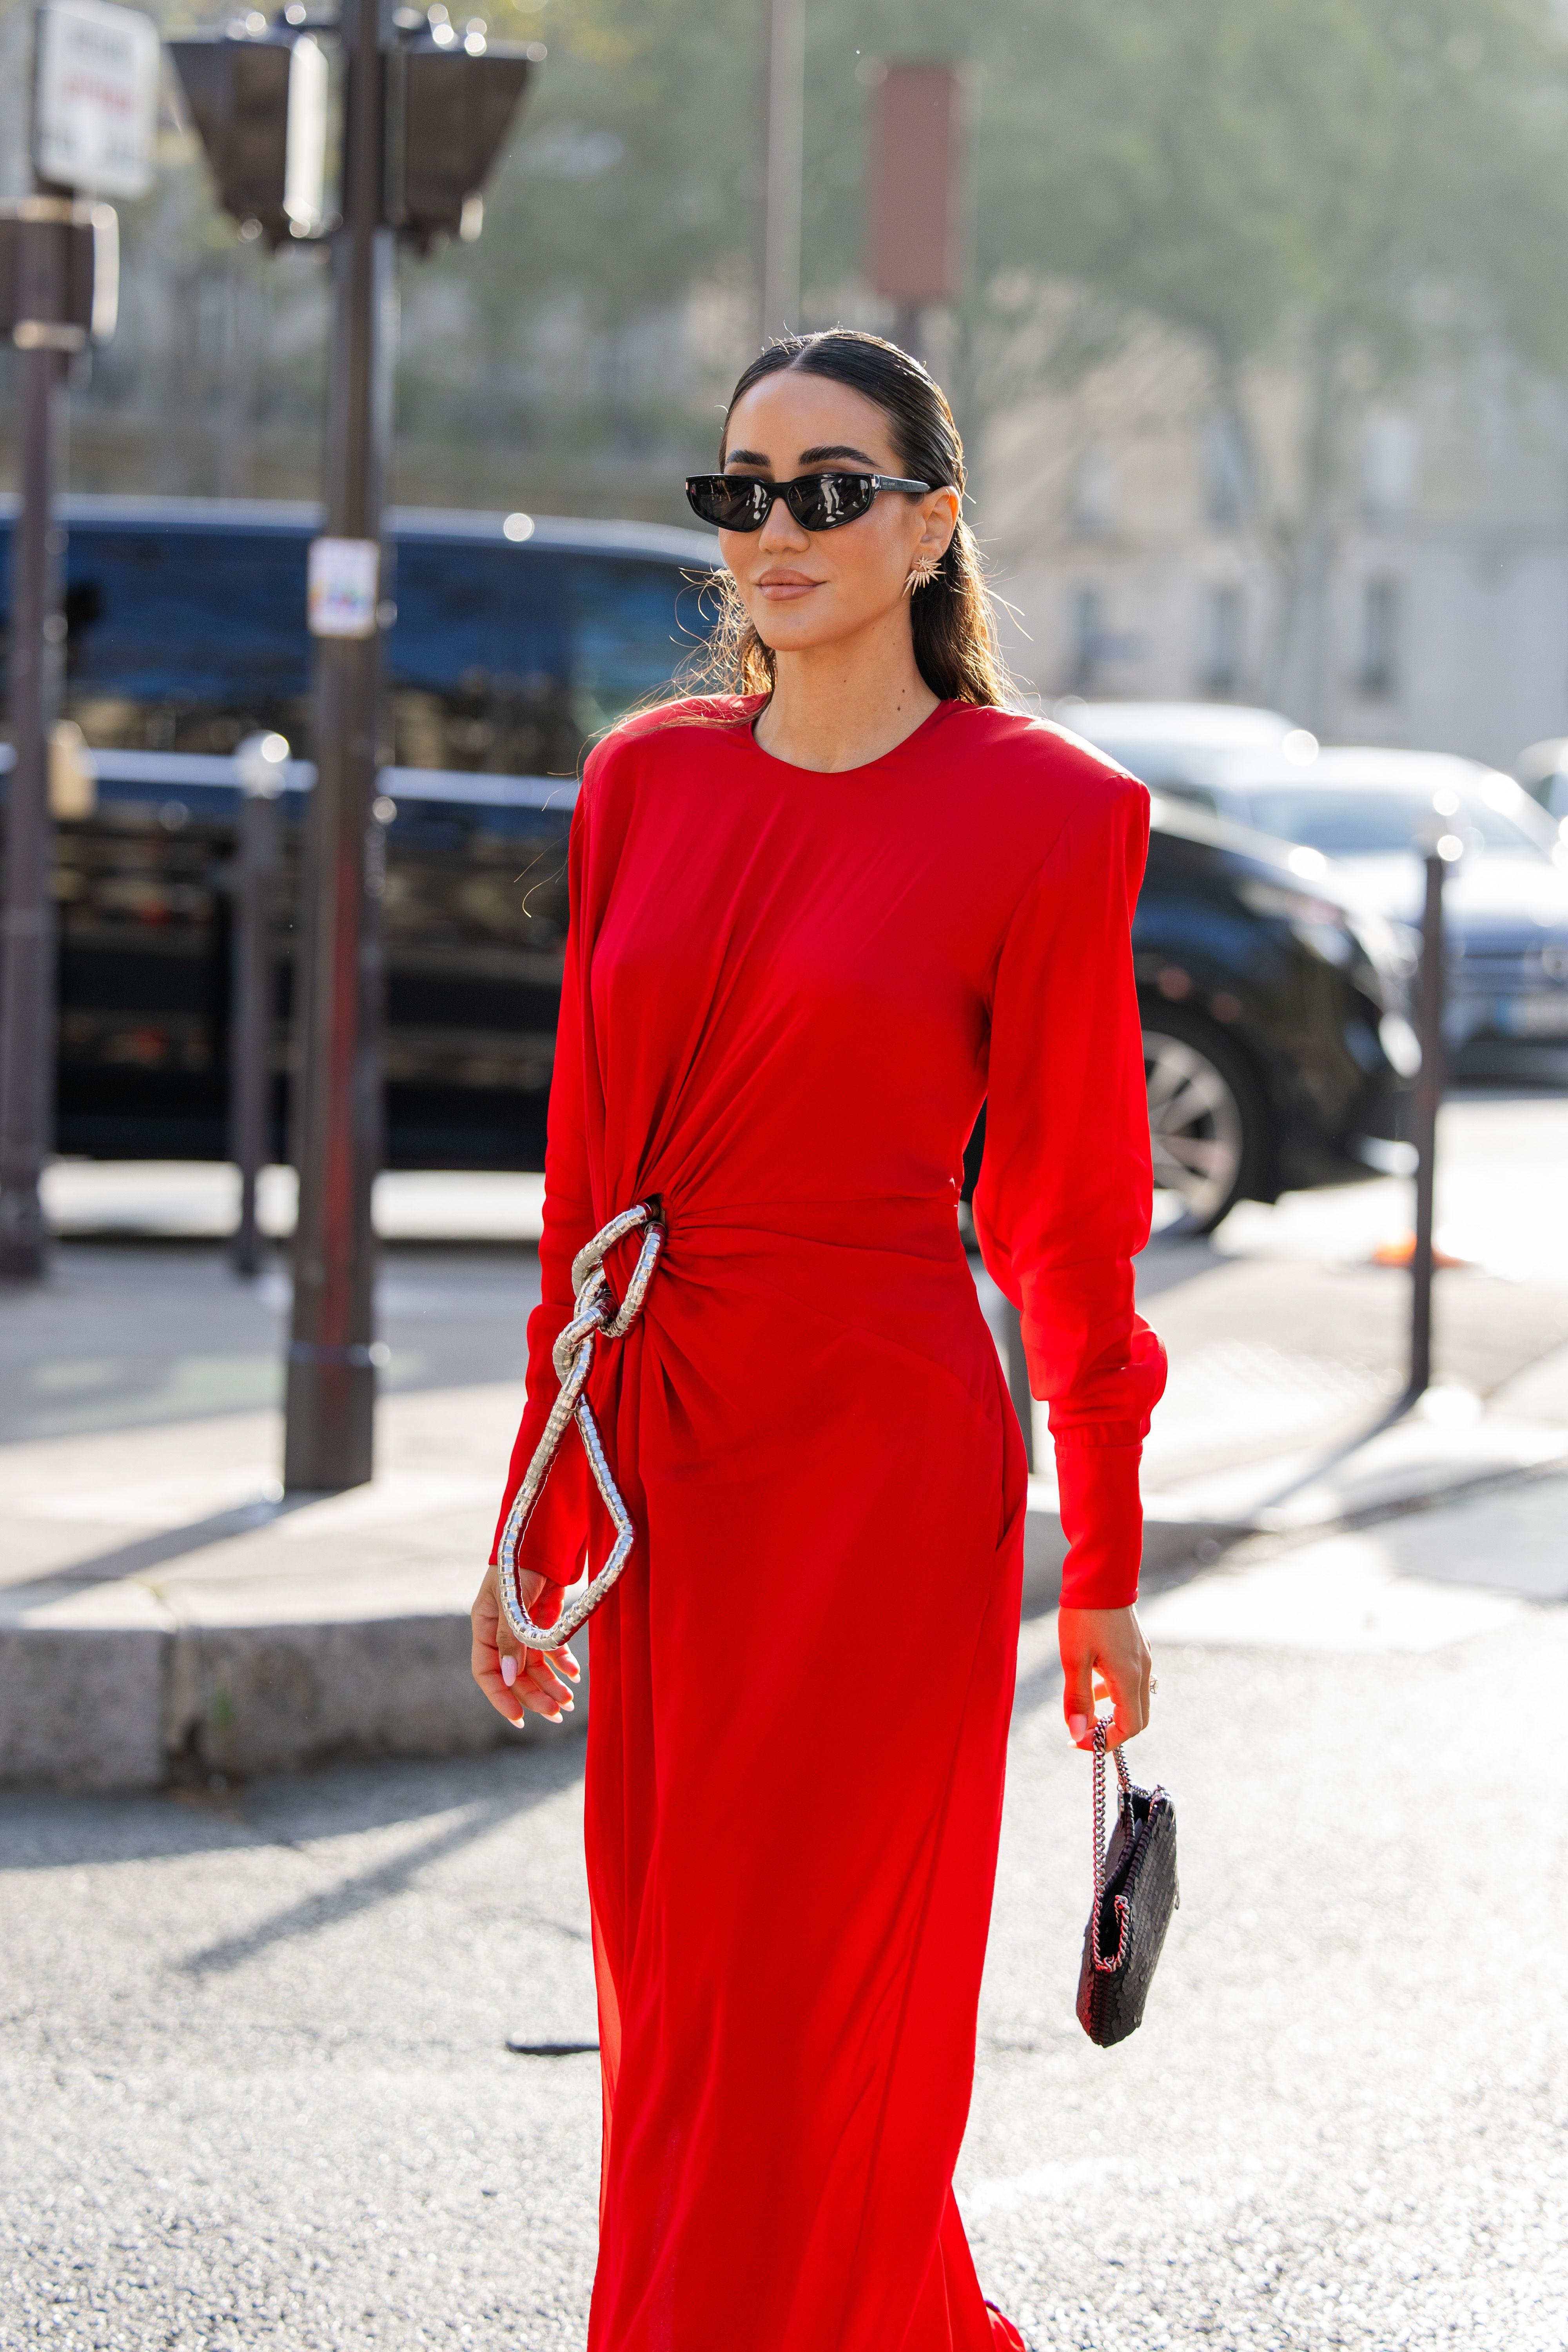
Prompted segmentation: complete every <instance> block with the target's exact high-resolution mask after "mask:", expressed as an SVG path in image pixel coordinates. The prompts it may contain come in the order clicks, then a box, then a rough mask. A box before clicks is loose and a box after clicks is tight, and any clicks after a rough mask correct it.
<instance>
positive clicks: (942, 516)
mask: <svg viewBox="0 0 1568 2352" xmlns="http://www.w3.org/2000/svg"><path fill="white" fill-rule="evenodd" d="M962 504H963V501H962V500H961V499H960V497H959V494H958V492H957V491H956V490H955V489H953V488H951V487H949V488H944V489H940V490H932V491H931V494H930V496H929V497H927V498H924V499H921V520H922V521H923V523H924V526H925V528H924V529H923V530H922V531H921V535H920V538H919V540H918V541H917V542H916V552H917V554H920V555H929V556H930V557H931V560H932V562H937V563H940V562H941V561H942V557H943V556H944V555H945V554H946V553H947V551H948V549H949V548H950V547H951V546H952V535H953V532H954V531H955V530H957V529H958V518H959V514H960V511H961V509H962Z"/></svg>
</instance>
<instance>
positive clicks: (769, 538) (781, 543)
mask: <svg viewBox="0 0 1568 2352" xmlns="http://www.w3.org/2000/svg"><path fill="white" fill-rule="evenodd" d="M757 543H758V545H759V546H760V547H763V548H764V549H765V550H766V551H767V552H768V553H769V554H770V555H779V554H783V553H784V551H785V550H786V549H788V550H789V551H791V552H792V553H793V554H796V555H798V554H799V553H800V552H801V551H802V550H803V549H804V548H807V547H809V546H810V545H811V533H810V532H809V531H808V530H802V529H801V527H800V525H799V523H797V522H796V520H795V517H794V515H792V514H791V512H790V510H789V509H788V507H786V506H785V504H784V500H783V499H774V500H773V504H772V506H771V507H770V508H769V509H768V519H767V520H766V522H765V523H763V528H762V533H761V536H760V538H759V540H758V542H757Z"/></svg>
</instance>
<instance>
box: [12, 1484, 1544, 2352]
mask: <svg viewBox="0 0 1568 2352" xmlns="http://www.w3.org/2000/svg"><path fill="white" fill-rule="evenodd" d="M1563 1502H1564V1492H1563V1486H1562V1484H1561V1483H1560V1482H1551V1481H1543V1482H1541V1483H1540V1484H1539V1485H1538V1486H1536V1487H1534V1488H1533V1489H1531V1500H1530V1502H1529V1505H1528V1509H1529V1512H1530V1514H1531V1516H1532V1517H1533V1518H1534V1519H1535V1520H1536V1521H1537V1522H1538V1523H1539V1524H1540V1525H1541V1526H1542V1527H1548V1528H1550V1527H1553V1526H1555V1527H1561V1525H1562V1523H1563ZM1520 1509H1521V1505H1520V1502H1519V1498H1518V1495H1517V1493H1516V1495H1515V1496H1514V1497H1513V1499H1512V1501H1511V1502H1510V1504H1509V1505H1508V1506H1507V1511H1508V1512H1510V1513H1511V1517H1509V1516H1506V1515H1505V1512H1504V1506H1503V1499H1502V1498H1501V1497H1500V1498H1499V1512H1498V1517H1497V1521H1496V1526H1495V1528H1491V1532H1490V1537H1489V1525H1490V1523H1489V1518H1488V1515H1487V1511H1486V1509H1485V1508H1484V1507H1482V1506H1479V1505H1477V1504H1475V1503H1472V1504H1470V1505H1469V1506H1468V1519H1469V1523H1470V1525H1471V1526H1472V1528H1473V1530H1474V1538H1475V1546H1476V1556H1477V1560H1478V1570H1477V1576H1478V1581H1480V1580H1483V1579H1484V1577H1485V1576H1486V1574H1487V1572H1488V1563H1489V1561H1491V1562H1497V1561H1500V1560H1501V1559H1502V1553H1501V1550H1500V1546H1501V1544H1502V1542H1503V1539H1504V1537H1505V1535H1506V1533H1507V1531H1508V1530H1510V1529H1511V1528H1516V1527H1517V1525H1518V1522H1519V1512H1520ZM1433 1516H1434V1518H1436V1516H1437V1515H1433ZM1254 1567H1255V1569H1256V1563H1255V1564H1254ZM1225 1574H1226V1571H1225V1570H1218V1571H1215V1577H1216V1578H1223V1577H1224V1575H1225ZM1410 1591H1411V1592H1412V1595H1413V1601H1412V1607H1413V1610H1414V1609H1415V1596H1417V1595H1418V1593H1419V1591H1420V1588H1418V1587H1416V1586H1415V1585H1412V1586H1411V1587H1410ZM1517 1606H1518V1608H1519V1612H1520V1613H1519V1614H1518V1615H1517V1616H1516V1617H1514V1618H1513V1619H1511V1620H1510V1622H1505V1623H1503V1624H1502V1625H1501V1626H1500V1627H1499V1628H1497V1629H1495V1630H1491V1631H1488V1632H1483V1633H1476V1634H1475V1635H1473V1636H1472V1637H1471V1638H1468V1639H1466V1640H1460V1641H1454V1642H1449V1643H1446V1644H1443V1645H1441V1646H1436V1647H1432V1646H1426V1647H1422V1646H1419V1643H1420V1641H1421V1640H1422V1638H1424V1637H1422V1636H1420V1634H1419V1633H1418V1631H1417V1632H1416V1633H1413V1635H1412V1643H1413V1645H1412V1646H1405V1645H1404V1644H1403V1643H1402V1639H1401V1635H1400V1632H1399V1627H1398V1623H1397V1612H1395V1619H1394V1621H1393V1622H1392V1630H1389V1628H1390V1625H1391V1620H1390V1617H1389V1612H1388V1611H1387V1609H1386V1608H1385V1609H1384V1612H1383V1614H1382V1616H1381V1617H1380V1620H1379V1622H1380V1623H1381V1624H1382V1625H1383V1626H1384V1629H1385V1632H1384V1635H1383V1636H1380V1638H1381V1639H1383V1640H1384V1647H1383V1648H1381V1649H1373V1650H1371V1651H1369V1650H1368V1649H1367V1648H1366V1647H1365V1646H1364V1643H1363V1644H1362V1645H1361V1646H1357V1647H1355V1648H1353V1649H1352V1648H1346V1649H1344V1650H1341V1649H1338V1648H1336V1647H1335V1646H1334V1644H1333V1642H1332V1639H1331V1637H1330V1638H1329V1639H1328V1640H1325V1639H1324V1636H1323V1633H1322V1631H1321V1627H1318V1628H1317V1629H1315V1630H1313V1631H1311V1632H1310V1635H1304V1636H1303V1637H1302V1639H1301V1640H1300V1641H1294V1640H1293V1639H1292V1638H1291V1636H1290V1633H1289V1627H1288V1626H1287V1627H1286V1628H1285V1631H1284V1634H1283V1636H1282V1638H1281V1639H1280V1640H1279V1641H1278V1642H1277V1643H1273V1644H1271V1645H1269V1646H1258V1647H1254V1648H1239V1647H1226V1648H1216V1647H1203V1646H1196V1645H1191V1644H1187V1643H1181V1642H1179V1641H1178V1642H1173V1643H1168V1644H1167V1645H1166V1646H1165V1647H1164V1648H1163V1651H1162V1654H1161V1657H1160V1674H1161V1683H1162V1692H1161V1696H1160V1698H1159V1700H1158V1701H1157V1703H1156V1704H1157V1707H1158V1710H1159V1712H1158V1720H1157V1724H1156V1727H1155V1729H1154V1730H1153V1732H1152V1734H1151V1735H1150V1736H1149V1738H1147V1739H1146V1740H1145V1741H1144V1742H1142V1750H1143V1753H1142V1756H1141V1757H1140V1759H1139V1761H1140V1769H1141V1770H1142V1771H1143V1772H1144V1773H1145V1774H1153V1773H1157V1774H1158V1775H1159V1776H1160V1777H1161V1778H1163V1779H1164V1780H1166V1781H1167V1782H1168V1783H1169V1785H1170V1786H1171V1788H1172V1789H1173V1791H1174V1793H1175V1796H1176V1800H1177V1805H1178V1810H1179V1813H1180V1819H1181V1833H1182V1850H1183V1873H1182V1876H1183V1889H1184V1907H1183V1909H1182V1911H1181V1912H1180V1914H1179V1915H1178V1916H1177V1919H1176V1921H1175V1924H1174V1926H1173V1931H1172V1936H1171V1940H1170V1944H1169V1946H1168V1948H1167V1954H1166V1958H1165V1960H1164V1963H1163V1967H1162V1969H1161V1973H1160V1976H1159V1979H1158V1980H1157V1982H1156V1986H1155V1990H1154V1995H1153V2000H1152V2006H1151V2012H1150V2015H1149V2018H1148V2021H1147V2022H1146V2024H1145V2026H1144V2029H1143V2031H1142V2032H1141V2033H1140V2034H1138V2035H1137V2036H1135V2037H1134V2039H1133V2040H1132V2041H1131V2042H1129V2043H1127V2044H1126V2045H1124V2046H1123V2047H1122V2048H1121V2049H1119V2050H1116V2051H1112V2052H1100V2051H1097V2050H1094V2049H1092V2048H1091V2047H1090V2046H1089V2043H1088V2042H1086V2041H1085V2040H1084V2038H1083V2036H1082V2034H1081V2033H1080V2032H1079V2028H1078V2026H1077V2024H1076V2022H1075V2021H1074V2018H1073V2013H1072V1993H1073V1987H1074V1982H1075V1979H1076V1972H1077V1951H1078V1944H1079V1937H1080V1935H1081V1931H1082V1921H1083V1916H1084V1912H1085V1909H1086V1907H1087V1901H1088V1885H1089V1789H1088V1769H1087V1764H1086V1762H1085V1759H1082V1758H1080V1757H1079V1756H1077V1755H1076V1754H1074V1753H1073V1752H1072V1751H1071V1750H1069V1749H1068V1747H1067V1745H1066V1740H1065V1737H1064V1735H1063V1734H1062V1732H1061V1729H1060V1723H1059V1716H1058V1696H1057V1690H1056V1686H1055V1680H1054V1676H1053V1674H1052V1672H1051V1668H1050V1663H1049V1660H1050V1647H1051V1642H1052V1638H1053V1632H1054V1628H1053V1623H1052V1621H1051V1620H1050V1619H1049V1618H1043V1619H1038V1620H1036V1621H1034V1622H1030V1623H1028V1624H1026V1627H1025V1629H1024V1635H1025V1638H1024V1656H1023V1661H1022V1675H1021V1684H1020V1708H1019V1714H1018V1719H1017V1725H1016V1739H1015V1752H1014V1758H1013V1768H1012V1779H1011V1784H1010V1796H1009V1807H1008V1818H1007V1828H1006V1837H1005V1853H1004V1860H1003V1872H1002V1884H1001V1890H1000V1895H999V1901H998V1908H997V1916H996V1925H995V1932H994V1939H993V1951H992V1960H991V1966H990V1970H989V1975H988V1979H987V1984H986V1989H985V1995H984V2008H983V2013H982V2019H981V2045H980V2060H979V2069H978V2076H977V2082H976V2092H975V2101H974V2111H973V2124H972V2127H971V2131H970V2136H969V2140H968V2143H967V2146H966V2148H965V2152H964V2157H963V2166H962V2168H961V2173H960V2183H959V2185H960V2192H961V2196H962V2198H963V2203H964V2207H965V2210H966V2212H967V2214H968V2216H969V2219H970V2222H971V2227H972V2232H973V2240H974V2245H975V2252H976V2258H977V2260H978V2263H979V2265H980V2270H981V2275H982V2278H983V2279H984V2283H985V2286H986V2291H987V2293H988V2294H992V2295H993V2296H994V2297H995V2299H996V2300H997V2301H998V2302H1000V2303H1001V2304H1003V2305H1005V2307H1007V2308H1009V2309H1010V2310H1011V2311H1012V2312H1013V2313H1014V2314H1015V2315H1016V2317H1017V2318H1018V2320H1019V2321H1020V2323H1021V2324H1022V2326H1024V2327H1025V2329H1026V2332H1027V2333H1028V2335H1029V2336H1030V2338H1031V2340H1032V2341H1033V2342H1034V2343H1035V2344H1036V2345H1037V2347H1040V2352H1047V2347H1050V2352H1056V2347H1079V2346H1081V2347H1094V2352H1120V2347H1139V2352H1143V2347H1151V2352H1152V2347H1166V2346H1169V2347H1185V2346H1195V2345H1200V2344H1201V2345H1205V2346H1210V2345H1218V2346H1226V2345H1238V2346H1241V2345H1245V2346H1247V2347H1274V2346H1278V2347H1319V2346H1330V2345H1335V2346H1339V2345H1344V2346H1355V2347H1369V2352H1386V2347H1396V2346H1404V2345H1452V2346H1456V2347H1457V2346H1459V2345H1463V2346H1465V2347H1477V2348H1478V2352H1491V2347H1499V2352H1543V2347H1552V2346H1560V2345H1564V2344H1568V2221H1565V2219H1564V2214H1565V2210H1568V2199H1565V2195H1564V2191H1565V2189H1568V2178H1565V2176H1568V2137H1565V2133H1568V1970H1564V1969H1563V1964H1562V1957H1561V1956H1562V1952H1563V1948H1564V1945H1565V1943H1568V1894H1565V1892H1564V1888H1565V1884H1568V1873H1565V1872H1564V1869H1563V1861H1564V1858H1565V1857H1564V1853H1563V1848H1564V1843H1565V1833H1564V1830H1563V1815H1562V1801H1561V1800H1562V1790H1563V1779H1564V1766H1565V1763H1568V1710H1565V1709H1564V1708H1563V1704H1562V1698H1561V1692H1562V1687H1563V1675H1564V1668H1565V1666H1568V1612H1563V1611H1562V1610H1560V1609H1551V1608H1531V1607H1526V1606H1525V1605H1524V1604H1517ZM1416 1613H1417V1614H1418V1612H1416ZM1412 1623H1413V1625H1414V1624H1415V1617H1414V1616H1413V1618H1412ZM823 1736H824V1737H828V1736H831V1735H830V1729H829V1727H827V1725H826V1723H825V1726H824V1731H823ZM579 1762H580V1751H578V1750H577V1749H576V1748H573V1747H569V1746H566V1745H562V1744H555V1745H546V1744H540V1745H538V1746H532V1745H529V1746H524V1747H520V1748H519V1749H518V1750H516V1751H515V1752H511V1753H506V1754H501V1755H498V1756H496V1757H494V1758H490V1759H481V1760H479V1761H477V1762H472V1763H461V1764H447V1765H420V1766H404V1767H389V1768H384V1769H366V1770H356V1771H342V1772H335V1773H331V1774H323V1775H321V1776H319V1777H315V1778H310V1779H302V1780H293V1781H274V1782H270V1783H266V1784H258V1785H255V1786H252V1787H249V1788H246V1789H243V1790H232V1791H225V1792H216V1793H215V1794H213V1795H212V1796H211V1797H210V1798H207V1799H204V1800H202V1801H191V1800H189V1799H183V1800H177V1799H174V1798H167V1799H163V1798H161V1799H146V1800H127V1801H114V1802H110V1801H93V1800H70V1799H64V1798H56V1797H41V1796H40V1797H20V1796H18V1797H10V1798H6V1799H4V1800H0V1860H3V1862H4V1873H3V1875H0V1934H3V1937H4V1946H5V1965H4V1977H3V1980H0V1981H3V1987H4V1990H3V1992H0V2003H3V2013H4V2018H5V2029H6V2030H5V2033H4V2036H3V2037H0V2065H3V2068H4V2073H3V2075H0V2112H3V2113H4V2115H5V2130H4V2133H3V2135H0V2344H3V2345H5V2347H20V2346H24V2345H26V2346H34V2345H42V2344H48V2345H50V2346H53V2347H60V2352H76V2347H95V2352H96V2347H136V2352H142V2347H179V2352H187V2347H188V2348H189V2352H198V2347H215V2352H216V2347H225V2352H228V2347H235V2352H238V2347H247V2352H248V2347H257V2346H266V2347H302V2348H303V2347H311V2352H314V2347H329V2346H331V2347H336V2346H345V2347H360V2346H364V2347H380V2346H394V2345H395V2346H397V2347H412V2346H418V2345H436V2346H442V2347H447V2346H472V2347H475V2352H488V2347H500V2346H502V2345H505V2346H509V2347H513V2346H516V2347H524V2352H557V2347H580V2346H581V2344H582V2342H583V2336H584V2321H585V2313H586V2304H587V2294H588V2285H589V2280H590V2275H591V2269H592V2262H593V2250H594V2231H595V2184H596V2161H597V2137H598V2099H597V2078H596V2071H595V2062H594V2060H593V2059H592V2057H582V2056H577V2057H566V2058H557V2059H543V2058H514V2057H510V2056H508V2055H507V2054H506V2053H505V2051H504V2048H503V2043H504V2040H505V2036H506V2033H507V2032H508V2031H509V2030H510V2029H513V2028H520V2027H526V2029H527V2030H528V2032H530V2034H531V2036H532V2037H533V2038H536V2039H538V2040H540V2041H549V2040H574V2039H580V2038H582V2037H584V2035H585V2034H590V2035H591V2033H592V2031H593V2025H592V2016H593V2011H592V1992H591V1970H590V1961H589V1951H588V1942H587V1927H586V1916H585V1903H584V1890H583V1882H582V1867H581V1861H580V1856H579V1851H578V1840H579V1833H580V1817H581V1783H580V1780H578V1778H577V1777H576V1776H577V1772H578V1769H579ZM679 2352H709V2347H696V2346H693V2347H679ZM823 2352H828V2347H824V2348H823Z"/></svg>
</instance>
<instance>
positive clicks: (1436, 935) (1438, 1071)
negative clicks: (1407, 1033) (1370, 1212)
mask: <svg viewBox="0 0 1568 2352" xmlns="http://www.w3.org/2000/svg"><path fill="white" fill-rule="evenodd" d="M1444 871H1445V861H1444V860H1443V858H1442V857H1441V856H1439V855H1438V853H1437V851H1436V849H1431V850H1428V852H1427V854H1426V912H1425V914H1424V916H1423V919H1422V924H1421V1003H1420V1008H1419V1009H1420V1020H1421V1076H1420V1077H1419V1078H1418V1079H1417V1081H1416V1085H1415V1150H1416V1155H1417V1157H1416V1166H1415V1253H1414V1255H1412V1257H1411V1261H1410V1277H1411V1292H1410V1386H1409V1395H1410V1398H1411V1400H1412V1402H1414V1400H1415V1398H1416V1397H1418V1396H1422V1395H1424V1394H1425V1393H1426V1390H1427V1389H1429V1388H1430V1387H1431V1385H1432V1217H1433V1206H1434V1202H1435V1197H1436V1163H1437V1113H1438V1110H1439V1108H1441V1105H1442V1100H1443V996H1444V987H1443V980H1444V974H1443V876H1444Z"/></svg>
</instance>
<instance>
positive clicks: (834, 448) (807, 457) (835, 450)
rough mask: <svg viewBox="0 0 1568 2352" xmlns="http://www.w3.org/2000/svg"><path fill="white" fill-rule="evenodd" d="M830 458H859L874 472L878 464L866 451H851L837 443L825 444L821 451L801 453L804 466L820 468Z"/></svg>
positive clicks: (804, 451) (813, 450)
mask: <svg viewBox="0 0 1568 2352" xmlns="http://www.w3.org/2000/svg"><path fill="white" fill-rule="evenodd" d="M829 457H858V459H859V460H860V463H861V464H862V465H863V466H869V467H872V469H873V470H875V467H876V463H877V461H876V459H875V458H874V457H868V456H867V455H866V452H865V451H864V449H851V448H849V447H848V446H847V445H844V444H841V443H839V442H837V441H835V442H824V444H823V446H821V448H820V449H803V450H802V451H801V453H800V462H801V464H802V465H803V466H820V465H822V464H823V463H824V462H825V461H826V459H827V458H829Z"/></svg>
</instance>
